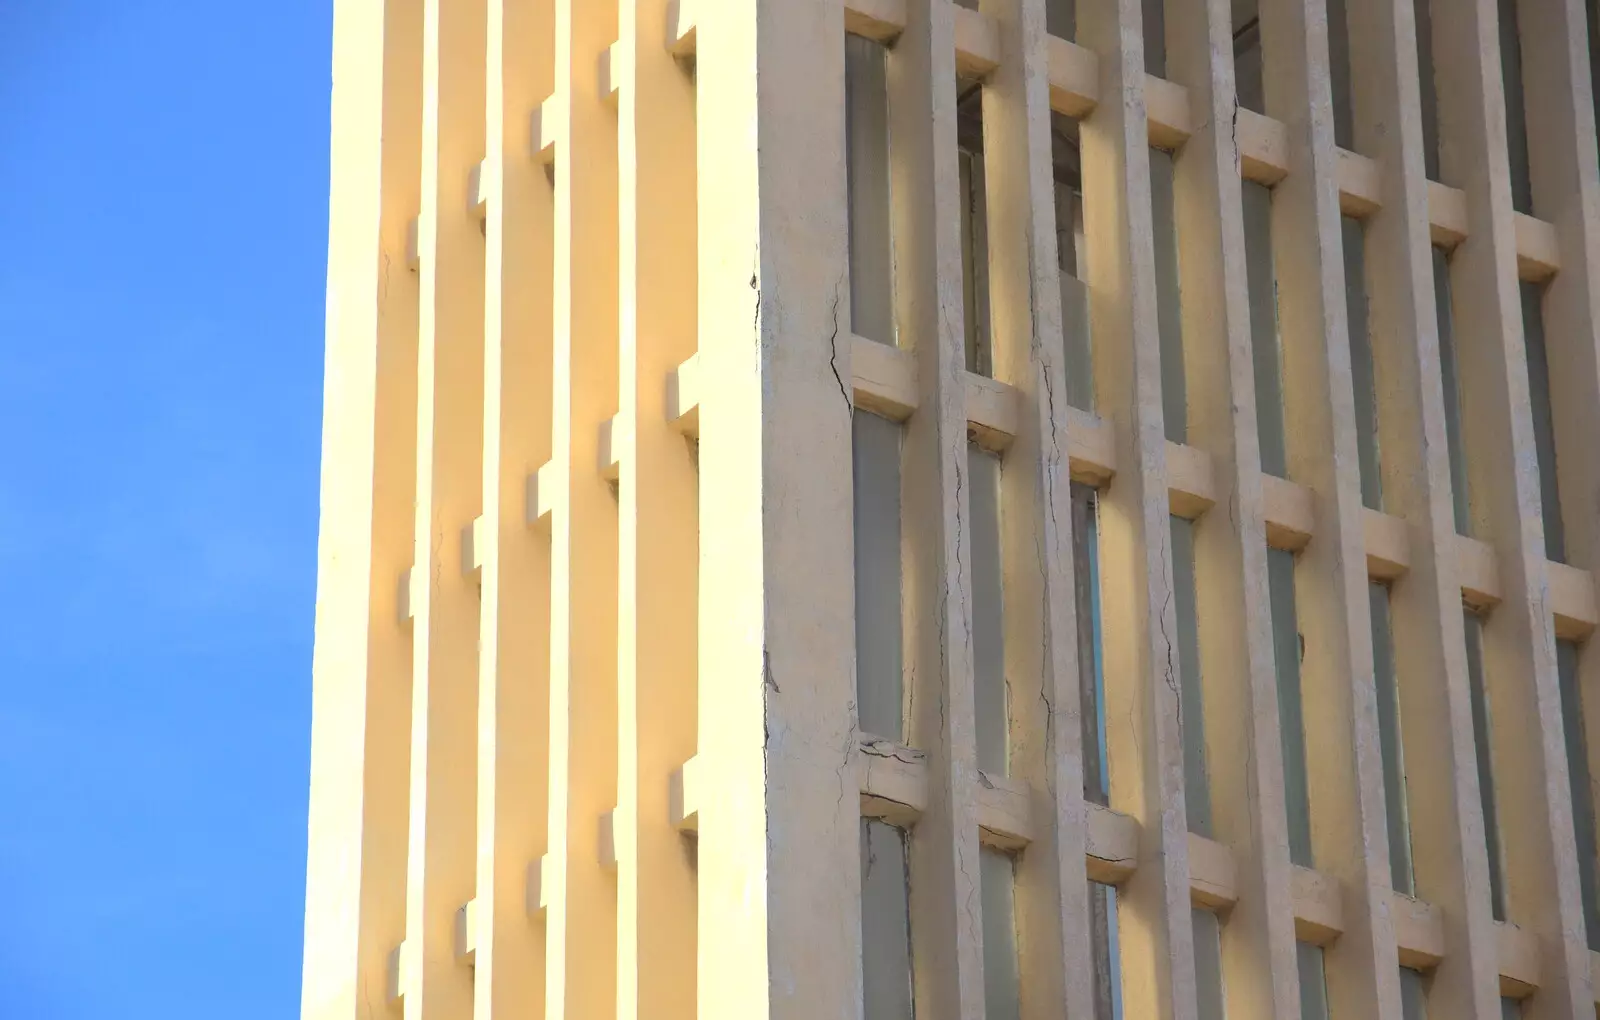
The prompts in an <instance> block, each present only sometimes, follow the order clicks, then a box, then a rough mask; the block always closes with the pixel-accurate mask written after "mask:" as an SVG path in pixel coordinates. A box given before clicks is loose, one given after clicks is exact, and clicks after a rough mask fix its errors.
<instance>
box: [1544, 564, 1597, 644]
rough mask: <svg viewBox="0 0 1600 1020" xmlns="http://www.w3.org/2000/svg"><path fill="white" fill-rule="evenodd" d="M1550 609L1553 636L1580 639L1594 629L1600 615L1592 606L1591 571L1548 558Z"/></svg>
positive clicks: (1567, 639) (1593, 598)
mask: <svg viewBox="0 0 1600 1020" xmlns="http://www.w3.org/2000/svg"><path fill="white" fill-rule="evenodd" d="M1549 576H1550V610H1551V613H1552V614H1553V615H1554V616H1555V628H1556V637H1558V638H1561V639H1563V640H1566V641H1582V640H1583V639H1584V638H1586V637H1588V636H1589V635H1590V634H1591V633H1593V632H1594V628H1595V624H1596V623H1600V616H1597V613H1596V610H1595V596H1594V575H1593V574H1591V573H1589V571H1587V570H1582V569H1579V568H1578V567H1572V566H1568V565H1567V564H1565V563H1555V562H1551V563H1550V565H1549Z"/></svg>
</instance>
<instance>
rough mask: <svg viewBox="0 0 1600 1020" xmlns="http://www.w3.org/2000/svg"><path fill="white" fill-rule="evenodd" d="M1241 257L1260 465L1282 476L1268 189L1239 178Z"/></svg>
mask: <svg viewBox="0 0 1600 1020" xmlns="http://www.w3.org/2000/svg"><path fill="white" fill-rule="evenodd" d="M1240 197H1241V198H1242V199H1243V201H1244V262H1245V275H1246V277H1247V278H1248V281H1249V287H1250V348H1251V352H1252V357H1251V360H1252V362H1253V363H1254V367H1255V383H1256V428H1257V430H1258V432H1259V434H1260V437H1261V470H1263V471H1265V472H1266V473H1267V474H1269V475H1276V476H1277V477H1279V478H1287V477H1288V473H1289V471H1288V455H1287V453H1286V450H1285V447H1284V435H1283V376H1282V369H1281V364H1280V361H1281V359H1280V356H1279V350H1278V281H1277V275H1276V272H1275V270H1274V269H1273V265H1272V192H1271V190H1270V189H1268V188H1266V187H1263V186H1262V185H1260V184H1257V183H1255V182H1254V181H1245V182H1244V183H1243V185H1242V186H1241V190H1240Z"/></svg>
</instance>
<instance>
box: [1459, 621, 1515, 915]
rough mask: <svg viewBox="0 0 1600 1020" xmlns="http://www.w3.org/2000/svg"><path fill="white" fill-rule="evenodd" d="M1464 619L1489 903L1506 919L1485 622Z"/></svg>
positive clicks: (1496, 912) (1497, 913)
mask: <svg viewBox="0 0 1600 1020" xmlns="http://www.w3.org/2000/svg"><path fill="white" fill-rule="evenodd" d="M1462 623H1463V625H1464V626H1463V629H1464V630H1465V632H1466V642H1467V689H1468V693H1469V694H1470V695H1471V698H1472V739H1473V743H1474V744H1475V745H1476V750H1477V757H1478V796H1479V797H1480V799H1481V800H1482V802H1483V835H1484V842H1485V843H1486V844H1487V850H1488V852H1489V903H1490V906H1491V908H1492V909H1493V910H1494V919H1495V920H1496V921H1504V920H1505V919H1506V892H1505V882H1504V880H1503V879H1502V877H1501V871H1500V821H1499V818H1498V814H1497V812H1496V811H1495V796H1494V765H1493V758H1494V756H1493V754H1492V753H1491V748H1492V747H1493V746H1494V743H1493V741H1492V739H1491V731H1490V728H1489V693H1488V690H1487V689H1486V688H1485V687H1484V677H1483V625H1482V623H1480V622H1479V620H1478V618H1477V617H1476V616H1474V615H1472V613H1471V612H1464V614H1463V620H1462Z"/></svg>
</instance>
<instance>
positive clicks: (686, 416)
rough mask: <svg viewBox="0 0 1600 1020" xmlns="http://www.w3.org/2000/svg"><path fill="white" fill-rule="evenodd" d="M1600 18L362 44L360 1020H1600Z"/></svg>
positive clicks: (337, 740)
mask: <svg viewBox="0 0 1600 1020" xmlns="http://www.w3.org/2000/svg"><path fill="white" fill-rule="evenodd" d="M1595 16H1596V15H1595V9H1594V6H1593V3H1592V2H1589V3H1588V4H1587V6H1586V0H1231V2H1230V0H1075V2H1074V0H971V2H967V0H962V2H960V3H956V2H952V0H336V3H335V24H334V67H333V121H332V123H333V131H332V186H331V206H330V239H329V264H328V319H327V341H328V347H327V382H326V387H327V391H326V409H325V423H324V458H323V481H322V487H323V501H322V524H321V547H320V554H319V556H320V559H319V586H318V599H317V618H316V627H317V634H316V651H315V662H314V670H313V671H314V725H313V739H312V766H313V775H312V790H311V817H310V837H309V867H308V888H307V904H306V944H305V971H304V992H303V1013H302V1015H303V1017H304V1018H305V1020H335V1018H337V1020H355V1018H358V1017H359V1018H363V1020H365V1018H372V1017H384V1016H394V1017H400V1016H404V1017H406V1018H408V1020H463V1018H467V1017H476V1018H477V1020H511V1018H518V1020H520V1018H527V1017H538V1016H543V1017H547V1018H551V1020H555V1018H581V1020H589V1018H599V1017H613V1016H616V1017H628V1018H649V1020H671V1018H688V1017H705V1018H712V1017H714V1018H719V1020H721V1018H734V1017H738V1018H755V1017H772V1018H801V1017H804V1018H823V1017H826V1018H835V1017H838V1018H862V1020H907V1018H910V1017H912V1016H913V1015H915V1016H917V1017H921V1018H925V1020H927V1018H934V1020H938V1018H950V1020H956V1018H959V1020H978V1018H988V1020H1010V1018H1016V1020H1022V1018H1027V1020H1088V1018H1094V1020H1111V1018H1114V1017H1128V1018H1147V1017H1149V1018H1163V1020H1216V1018H1221V1017H1224V1016H1226V1017H1228V1018H1231V1020H1266V1018H1279V1017H1301V1018H1305V1020H1323V1018H1329V1017H1331V1018H1336V1020H1353V1018H1369V1017H1376V1018H1386V1020H1387V1018H1392V1020H1420V1018H1422V1017H1432V1018H1435V1020H1438V1018H1474V1020H1494V1018H1502V1020H1503V1018H1505V1017H1512V1016H1516V1017H1525V1018H1528V1020H1546V1018H1563V1020H1573V1018H1578V1017H1585V1018H1588V1017H1592V1016H1594V1015H1595V1005H1596V996H1597V995H1600V981H1597V980H1596V975H1597V974H1600V954H1597V953H1596V952H1595V949H1596V948H1600V892H1597V889H1596V840H1595V814H1596V801H1595V796H1596V794H1595V789H1594V786H1593V783H1592V777H1593V776H1594V775H1596V774H1597V773H1600V761H1597V760H1596V758H1595V757H1594V756H1595V755H1596V754H1600V733H1597V735H1596V737H1595V738H1594V739H1590V738H1588V737H1587V731H1588V730H1589V729H1591V728H1592V727H1590V726H1589V725H1588V723H1589V722H1590V721H1595V722H1596V724H1597V725H1600V655H1597V654H1594V653H1592V652H1591V650H1590V649H1588V648H1587V645H1586V641H1587V640H1588V639H1589V637H1590V635H1591V633H1592V632H1593V629H1594V627H1595V626H1596V623H1597V621H1600V611H1597V608H1596V594H1595V583H1594V571H1595V570H1596V569H1600V505H1597V499H1600V456H1597V453H1596V445H1597V443H1596V441H1597V438H1600V161H1597V155H1596V128H1595V103H1594V91H1595V90H1594V87H1593V83H1594V80H1595V79H1594V78H1593V77H1592V75H1593V74H1594V73H1595V71H1594V64H1593V63H1592V59H1591V58H1592V48H1593V46H1594V40H1595V33H1596V27H1597V26H1596V25H1595V23H1594V22H1595Z"/></svg>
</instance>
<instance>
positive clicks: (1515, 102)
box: [1499, 0, 1533, 214]
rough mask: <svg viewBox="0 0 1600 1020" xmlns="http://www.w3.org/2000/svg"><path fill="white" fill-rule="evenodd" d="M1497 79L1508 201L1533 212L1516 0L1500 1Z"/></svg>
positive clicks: (1520, 209)
mask: <svg viewBox="0 0 1600 1020" xmlns="http://www.w3.org/2000/svg"><path fill="white" fill-rule="evenodd" d="M1499 21H1500V79H1501V82H1502V83H1503V85H1504V87H1505V97H1506V148H1507V150H1508V152H1509V154H1510V156H1511V204H1512V206H1513V207H1515V208H1516V210H1517V211H1518V212H1525V213H1529V214H1531V213H1532V212H1533V180H1532V176H1531V175H1530V174H1529V172H1528V125H1527V122H1526V117H1525V115H1524V110H1525V107H1524V105H1523V94H1522V46H1521V42H1520V38H1521V36H1520V33H1519V32H1518V31H1517V0H1500V18H1499Z"/></svg>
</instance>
